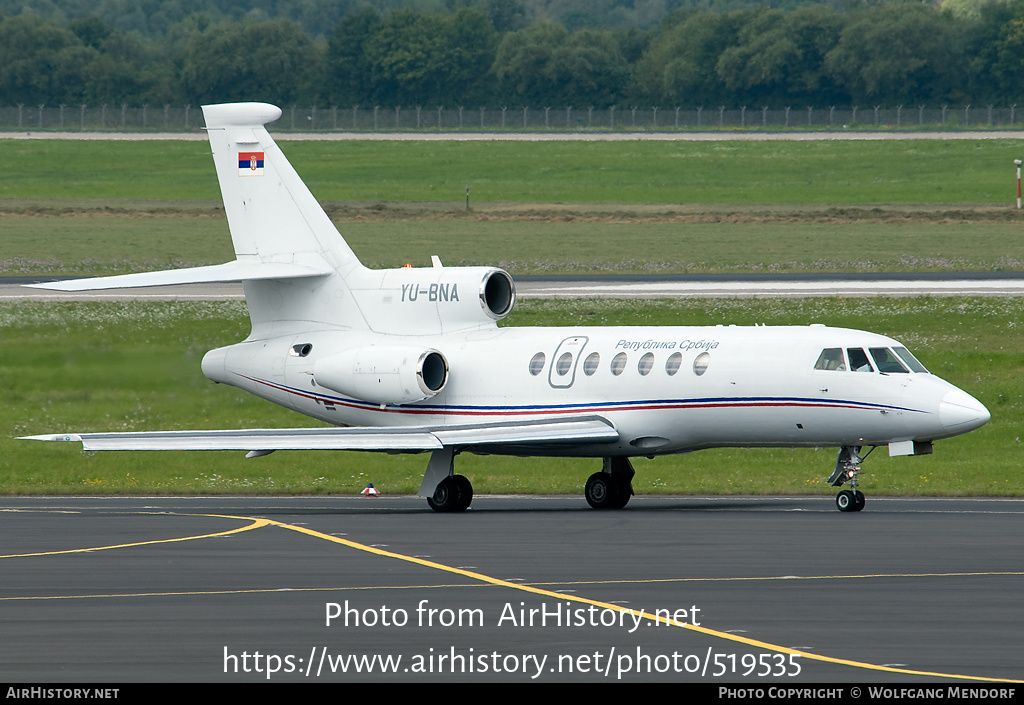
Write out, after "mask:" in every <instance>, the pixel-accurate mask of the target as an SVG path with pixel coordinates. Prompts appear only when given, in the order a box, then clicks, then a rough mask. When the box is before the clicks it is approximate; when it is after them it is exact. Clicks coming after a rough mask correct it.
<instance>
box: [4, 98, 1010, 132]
mask: <svg viewBox="0 0 1024 705" xmlns="http://www.w3.org/2000/svg"><path fill="white" fill-rule="evenodd" d="M283 110H284V115H283V116H282V117H281V119H280V120H278V121H277V122H276V123H275V124H274V127H275V128H276V129H277V130H278V131H289V132H329V131H356V132H408V131H424V132H431V131H436V132H457V131H460V130H463V131H467V132H503V131H504V132H541V131H552V132H561V131H570V132H586V131H594V132H608V131H613V132H632V131H637V132H671V131H673V130H681V131H689V130H735V129H749V130H757V129H766V130H780V129H782V130H785V129H792V130H799V129H805V130H806V129H809V130H844V129H907V130H913V129H919V128H920V129H926V128H942V129H986V128H994V129H999V128H1001V129H1016V128H1018V127H1019V126H1020V124H1021V122H1022V121H1024V116H1022V115H1019V114H1017V112H1016V106H1015V105H1011V106H1009V107H995V106H991V105H985V106H972V105H964V106H951V105H943V106H940V107H926V106H923V105H920V106H913V107H907V106H899V107H896V108H883V107H881V106H873V107H869V108H859V107H847V108H840V107H834V106H833V107H825V108H820V107H804V108H784V109H778V110H776V109H769V108H750V107H740V108H726V107H724V106H720V107H715V108H692V109H682V108H601V109H597V108H572V107H569V108H532V107H515V108H513V107H502V108H472V109H471V108H445V107H433V108H425V107H422V106H419V107H397V108H394V107H388V108H385V107H380V106H374V107H369V108H366V107H361V106H356V107H349V108H340V107H299V106H288V107H285V108H284V109H283ZM202 125H203V113H202V110H201V109H200V108H199V107H194V106H184V107H181V106H170V105H165V106H160V107H153V106H141V107H138V106H128V105H119V106H110V105H99V106H93V105H61V106H46V105H37V106H30V105H16V106H0V130H6V131H14V130H16V131H32V130H64V131H111V132H118V131H154V132H161V131H162V132H189V131H197V130H199V129H200V128H201V127H202Z"/></svg>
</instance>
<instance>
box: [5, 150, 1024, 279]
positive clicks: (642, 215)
mask: <svg viewBox="0 0 1024 705" xmlns="http://www.w3.org/2000/svg"><path fill="white" fill-rule="evenodd" d="M1020 146H1021V145H1019V144H1017V143H1016V141H1013V140H979V141H963V140H955V141H948V142H944V141H937V140H908V141H892V142H827V141H824V142H782V143H775V142H767V143H761V142H753V143H747V142H742V143H741V142H717V143H693V142H670V143H651V142H627V143H620V142H605V143H570V142H565V143H561V142H554V143H530V142H431V143H421V142H401V143H391V142H352V143H345V142H326V143H308V142H290V143H287V144H285V146H284V148H285V150H286V151H287V153H288V154H289V156H290V157H291V158H292V160H293V161H294V162H295V164H296V167H297V169H298V170H299V172H300V174H302V175H303V177H304V178H305V179H306V180H307V183H308V184H309V185H310V187H311V189H312V190H313V192H314V193H315V194H316V195H317V197H318V198H320V199H321V200H322V201H324V202H326V203H327V207H328V210H329V212H330V213H331V215H332V217H333V218H334V220H335V221H336V222H337V224H338V226H339V228H340V229H341V230H342V232H343V233H344V234H345V236H346V237H347V238H348V239H349V241H350V243H351V244H352V246H353V248H354V249H355V251H356V252H357V253H358V254H359V256H360V257H361V258H362V259H363V261H364V262H365V263H367V264H368V265H371V266H400V265H402V264H404V263H406V262H413V263H426V262H429V258H430V255H433V254H437V255H440V256H441V257H442V260H443V261H444V262H445V263H446V264H452V265H455V264H500V265H502V266H504V267H506V268H507V269H509V271H511V272H512V273H513V274H532V273H587V272H744V271H836V270H842V271H906V270H1001V269H1018V268H1020V266H1021V263H1022V254H1021V250H1020V248H1019V247H1018V245H1017V243H1018V231H1019V229H1020V228H1021V226H1022V225H1024V216H1022V215H1021V213H1020V212H1018V211H1017V210H1016V209H1015V208H1012V207H1011V204H1012V202H1013V196H1014V195H1015V192H1014V188H1015V184H1014V182H1013V175H1014V172H1013V169H1012V161H1011V160H1012V157H1013V156H1014V155H1015V154H1016V150H1018V149H1019V147H1020ZM0 160H3V163H4V164H5V170H4V171H3V173H0V228H2V230H3V248H2V250H0V273H3V274H28V275H31V274H58V275H85V274H112V273H118V272H127V271H143V270H151V269H160V268H166V267H169V266H191V265H201V264H213V263H218V262H223V261H226V260H227V259H230V258H231V251H230V242H229V239H228V234H227V225H226V221H225V220H224V218H223V210H222V208H221V206H220V203H219V192H218V189H217V184H216V178H215V175H214V172H213V168H212V160H211V159H210V156H209V154H208V148H207V146H206V145H205V144H204V143H201V142H110V143H96V142H73V141H72V142H65V141H14V140H8V141H0ZM1008 167H1009V168H1008ZM466 185H470V186H471V208H470V209H469V210H467V209H466V206H465V201H464V198H465V188H466Z"/></svg>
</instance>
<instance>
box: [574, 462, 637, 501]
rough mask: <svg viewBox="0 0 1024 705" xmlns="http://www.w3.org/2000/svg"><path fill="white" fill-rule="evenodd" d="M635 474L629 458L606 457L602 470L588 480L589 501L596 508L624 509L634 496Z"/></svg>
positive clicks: (587, 493) (586, 489)
mask: <svg viewBox="0 0 1024 705" xmlns="http://www.w3.org/2000/svg"><path fill="white" fill-rule="evenodd" d="M634 474H636V473H635V471H634V470H633V466H632V465H631V464H630V462H629V458H620V457H615V458H605V459H604V468H603V469H602V470H601V472H595V473H594V474H593V475H591V476H590V478H589V479H588V480H587V486H586V488H585V489H584V496H586V498H587V503H588V504H589V505H590V506H591V507H593V508H594V509H622V508H623V507H625V506H626V503H627V502H629V498H630V497H632V496H633V483H632V480H633V475H634Z"/></svg>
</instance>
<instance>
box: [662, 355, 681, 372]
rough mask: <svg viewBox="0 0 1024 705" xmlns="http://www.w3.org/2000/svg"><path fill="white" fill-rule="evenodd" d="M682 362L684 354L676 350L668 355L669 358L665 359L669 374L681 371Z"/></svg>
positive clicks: (666, 370)
mask: <svg viewBox="0 0 1024 705" xmlns="http://www.w3.org/2000/svg"><path fill="white" fill-rule="evenodd" d="M682 364H683V354H682V353H677V352H674V353H672V354H671V355H669V356H668V359H667V360H665V372H667V373H668V376H669V377H671V376H672V375H674V374H675V373H676V372H678V371H679V367H680V366H681V365H682Z"/></svg>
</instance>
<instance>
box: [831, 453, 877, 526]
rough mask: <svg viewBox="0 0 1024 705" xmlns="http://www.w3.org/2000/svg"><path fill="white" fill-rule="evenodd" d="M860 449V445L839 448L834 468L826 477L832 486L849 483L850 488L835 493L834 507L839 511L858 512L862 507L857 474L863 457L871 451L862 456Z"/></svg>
mask: <svg viewBox="0 0 1024 705" xmlns="http://www.w3.org/2000/svg"><path fill="white" fill-rule="evenodd" d="M860 450H861V447H860V446H843V447H842V448H840V449H839V458H837V459H836V469H835V471H834V472H833V473H832V476H831V477H829V478H828V482H829V484H830V485H832V486H833V487H842V486H843V485H845V484H849V485H850V489H848V490H842V491H841V492H840V493H839V494H838V495H836V507H837V508H838V509H839V511H841V512H859V511H860V510H862V509H863V508H864V493H863V492H861V491H860V490H858V489H857V476H858V475H859V474H860V464H861V463H862V462H863V461H864V458H866V457H868V455H870V453H871V451H870V450H869V451H868V452H867V453H866V454H865V455H864V456H863V457H862V456H861V454H860ZM871 450H874V448H872V449H871Z"/></svg>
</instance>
